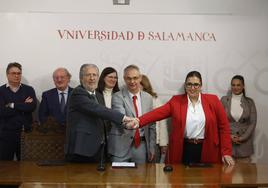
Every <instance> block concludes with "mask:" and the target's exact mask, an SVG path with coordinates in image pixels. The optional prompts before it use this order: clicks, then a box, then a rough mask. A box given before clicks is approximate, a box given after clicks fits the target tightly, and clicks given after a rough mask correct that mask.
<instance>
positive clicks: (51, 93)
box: [39, 87, 73, 125]
mask: <svg viewBox="0 0 268 188" xmlns="http://www.w3.org/2000/svg"><path fill="white" fill-rule="evenodd" d="M72 90H73V88H71V87H69V90H68V98H69V96H70V93H71V91H72ZM68 98H67V100H66V101H67V102H66V104H67V103H68ZM66 106H67V105H66ZM66 106H65V110H64V113H61V110H60V102H59V94H58V91H57V88H53V89H50V90H48V91H45V92H43V94H42V100H41V103H40V106H39V121H40V122H41V123H44V122H46V120H47V118H48V117H49V116H51V117H53V118H54V119H55V120H56V121H57V122H58V123H59V124H61V125H65V124H66V108H67V107H66Z"/></svg>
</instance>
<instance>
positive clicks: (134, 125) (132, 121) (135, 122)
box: [123, 116, 140, 129]
mask: <svg viewBox="0 0 268 188" xmlns="http://www.w3.org/2000/svg"><path fill="white" fill-rule="evenodd" d="M139 122H140V120H139V119H138V118H134V117H128V116H124V118H123V125H124V127H125V128H126V129H138V128H139Z"/></svg>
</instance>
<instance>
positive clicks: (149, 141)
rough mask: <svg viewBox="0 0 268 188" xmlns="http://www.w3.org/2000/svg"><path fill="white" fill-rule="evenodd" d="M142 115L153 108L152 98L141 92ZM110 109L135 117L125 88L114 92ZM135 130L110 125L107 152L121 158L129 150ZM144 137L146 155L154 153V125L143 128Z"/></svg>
mask: <svg viewBox="0 0 268 188" xmlns="http://www.w3.org/2000/svg"><path fill="white" fill-rule="evenodd" d="M141 104H142V113H146V112H149V111H150V110H152V108H153V101H152V96H151V95H149V94H148V93H146V92H144V91H141ZM112 109H114V110H116V111H118V112H121V113H123V114H125V115H127V116H130V117H135V109H134V106H133V102H132V99H131V98H130V95H129V93H128V90H127V88H126V87H124V88H123V89H122V90H121V91H118V92H116V93H115V94H114V95H113V97H112ZM135 131H136V130H128V129H123V128H120V127H118V126H116V125H115V124H112V129H111V131H110V134H109V137H108V139H109V140H108V152H109V153H110V154H111V155H114V156H117V157H123V156H125V155H126V154H127V152H128V150H129V149H130V147H131V145H132V143H133V138H134V134H135ZM144 136H145V140H146V147H147V153H148V155H149V152H151V153H152V154H154V153H155V145H156V131H155V124H151V125H150V126H148V127H145V130H144Z"/></svg>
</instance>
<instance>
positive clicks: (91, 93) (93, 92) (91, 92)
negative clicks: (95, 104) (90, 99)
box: [87, 90, 96, 95]
mask: <svg viewBox="0 0 268 188" xmlns="http://www.w3.org/2000/svg"><path fill="white" fill-rule="evenodd" d="M87 92H88V93H89V94H90V95H96V91H95V90H94V91H87Z"/></svg>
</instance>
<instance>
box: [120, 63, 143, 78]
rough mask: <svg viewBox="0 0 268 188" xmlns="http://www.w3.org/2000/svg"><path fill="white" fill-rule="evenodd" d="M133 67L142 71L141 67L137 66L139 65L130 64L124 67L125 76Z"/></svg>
mask: <svg viewBox="0 0 268 188" xmlns="http://www.w3.org/2000/svg"><path fill="white" fill-rule="evenodd" d="M132 69H135V70H137V71H138V72H140V69H139V67H138V66H137V65H133V64H132V65H128V66H127V67H126V68H125V69H124V76H125V74H126V73H127V71H129V70H132Z"/></svg>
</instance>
